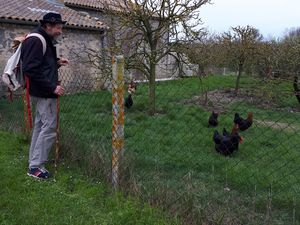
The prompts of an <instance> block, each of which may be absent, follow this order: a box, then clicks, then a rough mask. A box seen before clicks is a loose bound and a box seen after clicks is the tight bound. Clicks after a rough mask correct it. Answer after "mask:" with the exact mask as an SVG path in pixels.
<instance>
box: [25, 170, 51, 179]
mask: <svg viewBox="0 0 300 225" xmlns="http://www.w3.org/2000/svg"><path fill="white" fill-rule="evenodd" d="M27 175H28V176H30V177H33V178H37V179H42V180H46V179H48V178H50V173H49V172H48V171H47V170H46V169H40V168H30V169H29V170H28V172H27Z"/></svg>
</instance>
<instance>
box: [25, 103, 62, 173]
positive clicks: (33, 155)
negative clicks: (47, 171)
mask: <svg viewBox="0 0 300 225" xmlns="http://www.w3.org/2000/svg"><path fill="white" fill-rule="evenodd" d="M31 100H32V103H33V104H34V105H35V106H36V115H35V121H34V128H33V133H32V140H31V145H30V150H29V168H33V167H39V168H43V167H44V164H45V162H47V160H48V155H49V152H50V150H51V147H52V145H53V144H54V142H55V139H56V123H57V105H56V104H57V99H53V98H37V97H31Z"/></svg>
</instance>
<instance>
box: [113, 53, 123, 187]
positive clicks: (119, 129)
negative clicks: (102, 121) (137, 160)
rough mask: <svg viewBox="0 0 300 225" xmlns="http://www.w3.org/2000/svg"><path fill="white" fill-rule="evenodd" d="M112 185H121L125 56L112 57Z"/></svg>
mask: <svg viewBox="0 0 300 225" xmlns="http://www.w3.org/2000/svg"><path fill="white" fill-rule="evenodd" d="M112 73H113V80H112V117H113V121H112V185H113V187H114V188H117V187H118V186H119V180H120V163H121V160H122V155H123V152H124V57H123V56H116V57H113V59H112Z"/></svg>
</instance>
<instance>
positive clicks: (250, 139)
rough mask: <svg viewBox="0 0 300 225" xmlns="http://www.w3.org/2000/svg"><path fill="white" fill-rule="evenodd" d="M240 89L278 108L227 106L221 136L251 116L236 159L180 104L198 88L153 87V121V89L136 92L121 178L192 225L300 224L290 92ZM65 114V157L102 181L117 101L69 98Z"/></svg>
mask: <svg viewBox="0 0 300 225" xmlns="http://www.w3.org/2000/svg"><path fill="white" fill-rule="evenodd" d="M202 82H203V85H204V87H205V88H207V89H208V90H216V89H228V88H233V87H234V85H235V77H234V76H210V77H207V78H205V79H203V81H202ZM241 89H243V90H246V89H247V90H251V91H252V92H253V93H257V94H258V95H261V96H263V97H262V100H265V101H267V102H268V101H270V103H272V104H273V103H274V104H275V103H276V104H275V106H276V107H275V106H272V107H269V108H264V107H261V106H257V105H253V104H250V103H248V102H245V101H244V102H239V103H233V104H228V105H225V106H224V108H225V109H226V112H225V113H223V114H221V116H220V125H219V127H218V129H219V130H221V129H222V128H223V127H226V128H227V129H230V128H231V127H232V118H233V114H234V113H235V112H239V113H241V114H242V115H243V116H245V115H246V113H247V112H249V111H253V112H254V115H255V120H256V122H254V124H253V127H251V129H249V130H248V131H246V132H244V133H243V134H242V135H243V136H244V137H245V141H244V143H243V144H242V145H241V146H240V150H239V152H237V153H236V154H235V155H233V156H232V157H228V158H225V157H222V156H220V155H218V154H217V153H216V152H215V150H214V144H213V142H212V133H213V129H211V128H208V127H207V119H208V116H209V115H210V112H209V111H206V110H205V108H204V107H201V106H199V105H193V104H183V103H182V101H183V100H186V99H191V98H192V97H194V96H199V95H201V94H202V93H203V90H202V88H201V82H200V80H199V79H197V78H189V79H181V80H176V81H168V82H159V83H157V88H156V94H157V112H158V114H157V115H155V116H149V115H148V114H147V105H148V86H147V85H146V84H142V85H139V86H138V90H137V93H136V94H135V96H134V106H133V108H132V109H130V110H127V109H125V116H126V119H125V152H126V153H125V156H126V157H125V158H127V161H126V163H127V164H126V165H128V166H129V169H127V170H126V171H125V174H124V177H125V178H124V179H127V180H129V181H130V184H131V186H129V190H130V191H131V192H133V193H136V194H138V195H141V196H142V197H143V198H144V199H146V200H149V201H150V202H151V203H152V204H155V205H159V206H161V207H163V208H164V209H165V210H168V211H169V212H170V213H171V214H172V215H176V216H180V217H181V218H183V220H184V222H185V223H187V224H201V223H208V224H209V223H210V224H267V223H269V224H299V220H300V217H299V216H300V213H299V211H300V197H299V192H300V178H299V176H298V174H299V169H300V168H299V165H300V150H299V145H300V138H299V130H300V120H299V119H300V113H299V103H297V100H296V98H295V97H294V96H293V95H292V84H291V83H289V82H287V81H281V82H278V81H270V82H267V83H264V82H262V81H260V80H258V79H253V78H250V77H247V76H245V77H242V79H241ZM262 93H263V95H262ZM221 97H222V96H221ZM61 105H62V108H61V121H62V124H61V127H62V139H63V149H64V157H65V158H66V159H68V161H69V162H71V164H76V165H79V166H81V168H84V170H85V172H86V173H87V174H89V175H92V176H94V177H103V176H106V175H107V174H109V173H110V158H111V153H110V151H111V121H112V117H111V94H110V93H108V92H105V91H102V92H93V93H78V94H75V95H69V96H65V97H63V98H62V103H61ZM0 109H1V104H0ZM289 109H293V110H294V109H298V112H294V113H290V112H289V111H288V110H289ZM294 111H295V110H294ZM257 121H261V122H257ZM263 122H268V123H263ZM279 125H280V126H282V125H283V126H287V127H286V128H285V127H283V128H281V127H280V126H279ZM90 171H93V172H92V173H91V172H90ZM269 206H270V207H269ZM268 207H269V208H271V209H272V210H271V212H270V213H269V212H267V208H268ZM295 212H296V213H295Z"/></svg>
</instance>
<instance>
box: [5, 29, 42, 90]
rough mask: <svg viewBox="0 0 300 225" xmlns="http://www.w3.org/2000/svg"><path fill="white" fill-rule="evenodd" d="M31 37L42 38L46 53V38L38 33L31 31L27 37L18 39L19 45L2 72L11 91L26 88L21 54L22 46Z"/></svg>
mask: <svg viewBox="0 0 300 225" xmlns="http://www.w3.org/2000/svg"><path fill="white" fill-rule="evenodd" d="M29 37H37V38H39V39H40V41H41V42H42V45H43V55H45V53H46V47H47V45H46V40H45V38H44V37H43V36H42V35H40V34H38V33H31V34H28V35H27V36H26V37H25V38H22V39H20V38H19V39H16V40H17V42H18V43H17V44H16V43H15V44H16V45H15V47H17V50H16V51H15V53H14V54H13V55H12V56H11V57H10V58H9V59H8V61H7V63H6V65H5V69H4V72H3V74H2V81H3V82H4V84H5V85H6V86H7V87H8V89H9V91H10V92H13V91H16V90H18V89H19V88H20V87H23V88H25V77H24V75H23V72H22V61H21V60H20V56H21V48H22V43H23V42H24V41H25V40H26V39H27V38H29Z"/></svg>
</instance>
